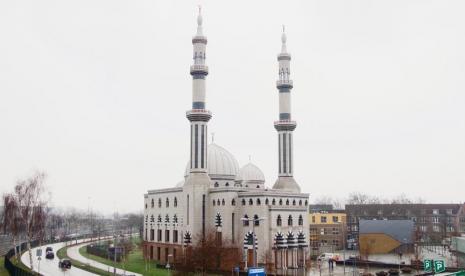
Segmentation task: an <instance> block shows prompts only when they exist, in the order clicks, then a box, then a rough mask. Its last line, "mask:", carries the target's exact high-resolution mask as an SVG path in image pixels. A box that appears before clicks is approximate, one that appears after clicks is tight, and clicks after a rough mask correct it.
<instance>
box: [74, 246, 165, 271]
mask: <svg viewBox="0 0 465 276" xmlns="http://www.w3.org/2000/svg"><path fill="white" fill-rule="evenodd" d="M79 254H81V255H82V256H84V257H86V258H88V259H91V260H94V261H96V262H99V263H102V264H106V265H109V266H115V267H117V268H119V269H125V270H126V271H130V272H135V273H139V274H142V275H144V276H169V275H171V273H170V271H169V270H167V269H161V268H157V267H155V263H154V262H148V263H147V271H146V270H145V268H146V262H145V260H144V257H143V255H142V250H141V249H140V248H137V249H134V250H133V251H131V252H130V253H129V254H128V256H127V259H126V261H125V262H120V263H118V262H117V263H116V264H115V263H114V261H112V260H109V259H106V258H102V257H99V256H95V255H92V254H89V253H87V250H86V247H85V246H83V247H81V248H79ZM123 263H124V267H123ZM127 274H130V273H127Z"/></svg>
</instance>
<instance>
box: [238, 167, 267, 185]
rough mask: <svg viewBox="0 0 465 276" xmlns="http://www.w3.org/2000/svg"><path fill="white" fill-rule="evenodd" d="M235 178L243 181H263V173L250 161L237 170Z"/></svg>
mask: <svg viewBox="0 0 465 276" xmlns="http://www.w3.org/2000/svg"><path fill="white" fill-rule="evenodd" d="M237 180H242V181H243V182H258V183H261V184H263V183H265V175H264V174H263V172H262V170H260V168H258V167H257V166H255V165H254V164H252V163H248V164H247V165H245V166H243V167H242V168H241V169H240V170H239V174H238V175H237Z"/></svg>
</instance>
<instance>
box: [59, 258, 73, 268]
mask: <svg viewBox="0 0 465 276" xmlns="http://www.w3.org/2000/svg"><path fill="white" fill-rule="evenodd" d="M58 267H59V268H62V269H66V268H71V261H70V260H68V259H62V260H60V262H58Z"/></svg>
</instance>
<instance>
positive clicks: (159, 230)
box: [157, 229, 161, 241]
mask: <svg viewBox="0 0 465 276" xmlns="http://www.w3.org/2000/svg"><path fill="white" fill-rule="evenodd" d="M157 241H161V229H158V230H157Z"/></svg>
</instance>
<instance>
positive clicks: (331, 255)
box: [317, 253, 339, 261]
mask: <svg viewBox="0 0 465 276" xmlns="http://www.w3.org/2000/svg"><path fill="white" fill-rule="evenodd" d="M329 259H333V260H335V261H337V260H339V255H337V254H334V253H322V254H321V255H320V256H318V258H317V260H318V261H328V260H329Z"/></svg>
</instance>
